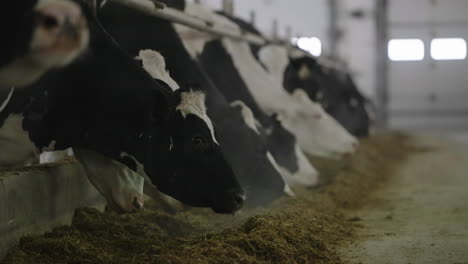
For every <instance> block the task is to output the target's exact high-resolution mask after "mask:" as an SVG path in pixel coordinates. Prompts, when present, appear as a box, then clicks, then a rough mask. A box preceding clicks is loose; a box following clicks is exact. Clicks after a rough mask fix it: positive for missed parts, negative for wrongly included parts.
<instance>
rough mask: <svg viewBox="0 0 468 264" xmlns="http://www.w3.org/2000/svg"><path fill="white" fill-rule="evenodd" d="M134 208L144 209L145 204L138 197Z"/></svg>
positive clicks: (134, 201) (134, 199)
mask: <svg viewBox="0 0 468 264" xmlns="http://www.w3.org/2000/svg"><path fill="white" fill-rule="evenodd" d="M133 206H134V207H135V209H137V210H140V209H142V208H143V202H142V201H140V199H138V197H135V198H133Z"/></svg>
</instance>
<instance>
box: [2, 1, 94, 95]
mask: <svg viewBox="0 0 468 264" xmlns="http://www.w3.org/2000/svg"><path fill="white" fill-rule="evenodd" d="M0 5H1V7H2V8H1V9H2V10H3V11H4V12H2V15H1V16H0V32H2V35H3V37H2V41H1V46H0V90H2V91H9V90H10V88H11V87H14V86H16V87H21V86H25V85H27V84H30V83H32V82H33V81H35V80H37V79H38V78H39V77H40V76H41V75H42V74H44V73H45V72H46V71H47V70H49V69H51V68H55V67H61V66H64V65H67V64H69V63H70V62H71V61H73V60H74V59H75V58H76V57H78V56H79V55H80V53H81V52H82V51H83V50H84V49H85V48H86V45H87V43H88V38H89V33H88V29H87V23H86V19H85V18H84V16H83V15H82V13H81V8H80V6H79V5H77V4H76V3H74V2H72V1H69V0H21V1H3V2H2V3H1V4H0ZM7 32H8V33H7Z"/></svg>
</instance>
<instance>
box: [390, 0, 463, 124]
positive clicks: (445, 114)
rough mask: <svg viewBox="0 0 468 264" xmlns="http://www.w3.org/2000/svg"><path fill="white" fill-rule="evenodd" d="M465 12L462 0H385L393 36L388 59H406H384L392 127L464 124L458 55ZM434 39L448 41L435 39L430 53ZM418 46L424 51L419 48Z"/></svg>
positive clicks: (461, 63) (460, 64) (460, 69)
mask: <svg viewBox="0 0 468 264" xmlns="http://www.w3.org/2000/svg"><path fill="white" fill-rule="evenodd" d="M467 12H468V1H466V0H411V1H407V0H390V1H389V39H397V40H396V42H393V44H394V45H393V51H392V50H389V53H392V52H393V53H392V54H389V57H392V56H393V59H395V60H399V59H404V57H405V56H406V58H407V59H410V61H392V60H391V59H390V58H389V60H390V61H389V108H390V109H389V110H390V126H391V127H393V128H403V129H415V130H426V129H431V130H434V129H435V130H457V129H467V128H468V59H467V58H466V57H465V58H464V56H463V52H464V53H465V54H466V40H468V16H467V15H466V14H467ZM435 38H450V39H449V40H447V39H442V40H436V42H435V43H434V50H433V51H432V52H435V53H434V54H432V55H431V41H433V39H435ZM453 38H456V39H453ZM398 39H403V41H401V42H398ZM408 39H410V40H408ZM405 40H406V43H405ZM418 43H419V44H418ZM421 44H422V46H423V49H424V51H421V50H420V48H421ZM463 46H464V49H465V50H463ZM405 48H406V51H405V50H404V49H405ZM389 49H392V43H390V44H389ZM398 52H400V53H398ZM405 52H406V53H405ZM420 52H422V56H423V58H421V57H420V55H421V54H419V53H420ZM457 54H458V59H456V60H437V59H434V58H433V56H435V57H436V58H439V59H440V58H442V59H443V58H449V57H452V58H455V57H457ZM398 56H400V57H398ZM460 58H462V59H460Z"/></svg>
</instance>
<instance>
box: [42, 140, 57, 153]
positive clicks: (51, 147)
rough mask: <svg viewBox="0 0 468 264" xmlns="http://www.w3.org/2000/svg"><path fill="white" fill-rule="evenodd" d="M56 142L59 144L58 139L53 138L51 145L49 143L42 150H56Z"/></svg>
mask: <svg viewBox="0 0 468 264" xmlns="http://www.w3.org/2000/svg"><path fill="white" fill-rule="evenodd" d="M55 144H57V141H55V140H51V141H50V143H49V145H47V146H46V147H42V149H41V152H45V151H55Z"/></svg>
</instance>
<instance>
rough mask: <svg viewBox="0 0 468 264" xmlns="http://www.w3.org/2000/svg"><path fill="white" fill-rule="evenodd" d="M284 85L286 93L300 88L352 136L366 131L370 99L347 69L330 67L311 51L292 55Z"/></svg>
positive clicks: (368, 124) (361, 134)
mask: <svg viewBox="0 0 468 264" xmlns="http://www.w3.org/2000/svg"><path fill="white" fill-rule="evenodd" d="M283 85H284V88H285V89H286V90H287V91H288V92H289V93H293V92H294V90H296V89H303V90H304V91H305V92H306V93H307V95H308V96H309V98H310V99H311V100H313V101H315V102H318V103H320V104H321V105H322V107H323V108H324V109H325V111H326V112H327V113H329V114H330V115H331V116H333V117H334V118H335V119H336V120H337V121H338V122H339V123H340V124H341V125H343V127H345V128H346V129H347V130H348V131H349V132H350V133H351V134H353V135H354V136H356V137H367V136H368V135H369V129H370V125H371V124H370V123H371V120H370V114H369V111H368V109H367V107H368V105H369V104H370V102H369V100H368V99H367V98H365V97H364V96H363V95H362V94H361V93H360V92H359V90H358V88H357V86H356V84H355V83H354V81H353V79H352V77H351V75H350V74H349V73H346V72H342V71H339V70H337V69H329V68H327V67H325V66H323V65H321V64H320V63H319V62H318V61H317V59H315V58H312V57H311V56H310V55H305V54H304V55H301V56H291V59H290V63H289V65H288V66H287V67H286V69H285V72H284V79H283Z"/></svg>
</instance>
